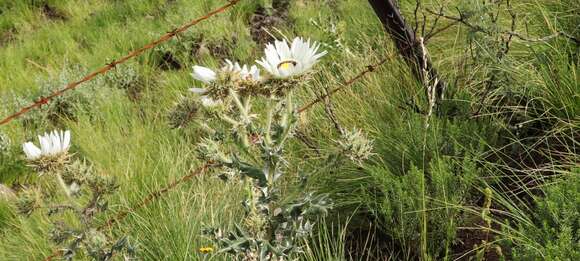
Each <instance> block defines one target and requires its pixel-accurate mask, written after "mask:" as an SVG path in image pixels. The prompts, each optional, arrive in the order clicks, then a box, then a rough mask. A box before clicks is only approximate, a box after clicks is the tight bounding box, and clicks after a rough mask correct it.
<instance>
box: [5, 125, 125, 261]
mask: <svg viewBox="0 0 580 261" xmlns="http://www.w3.org/2000/svg"><path fill="white" fill-rule="evenodd" d="M39 140H40V148H39V147H37V146H36V145H34V144H33V143H31V142H27V143H25V144H23V146H22V147H23V150H24V153H25V154H26V158H27V161H28V162H29V165H30V166H31V167H32V168H33V169H34V170H35V171H36V172H37V173H38V174H39V176H40V177H39V179H38V182H37V184H33V185H31V186H29V187H28V188H27V189H25V190H24V191H22V192H20V194H19V198H18V200H17V202H16V207H17V210H18V212H19V213H20V214H22V215H25V216H29V215H31V214H32V213H34V212H35V211H37V210H47V212H46V213H47V215H48V216H49V218H50V219H51V221H52V222H53V224H54V226H53V228H52V229H51V230H50V232H49V238H50V239H51V241H53V242H54V243H55V244H57V245H59V246H60V249H61V251H62V252H61V254H62V256H63V257H64V258H65V259H66V260H72V259H73V257H74V256H75V255H76V254H77V253H79V252H82V253H83V255H85V256H89V257H91V258H93V259H94V260H109V259H110V258H111V257H112V256H113V255H114V254H115V253H123V254H124V255H125V256H127V257H131V256H133V255H134V247H133V246H132V245H131V244H130V243H129V241H128V238H127V237H126V236H124V237H121V238H120V239H118V240H112V239H111V238H110V236H108V235H106V234H105V233H103V232H102V231H100V229H101V226H100V224H99V223H98V222H97V221H98V219H97V218H98V214H100V213H103V212H105V211H107V209H108V200H107V197H108V196H109V195H111V194H112V193H114V192H115V191H116V189H117V187H118V185H117V184H116V182H115V180H114V179H113V178H111V177H106V176H102V175H98V174H97V173H96V172H95V170H94V168H93V167H92V166H91V165H90V164H89V163H87V162H86V161H84V160H78V159H77V160H72V157H71V155H70V154H69V152H68V150H69V147H70V141H71V136H70V132H69V131H64V132H63V131H60V132H58V131H53V132H52V133H50V134H45V135H43V136H39ZM71 217H72V219H71Z"/></svg>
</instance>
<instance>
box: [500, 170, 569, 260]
mask: <svg viewBox="0 0 580 261" xmlns="http://www.w3.org/2000/svg"><path fill="white" fill-rule="evenodd" d="M568 175H569V176H568V177H565V178H564V179H562V180H560V181H558V182H557V183H556V184H553V185H549V186H547V187H546V189H545V190H544V193H545V197H542V196H538V197H536V198H534V202H535V209H534V212H533V213H531V217H530V218H531V220H530V221H531V222H519V223H516V224H514V226H515V227H516V228H517V232H519V233H520V234H521V235H525V237H526V238H527V241H515V242H514V241H510V243H511V244H512V256H513V259H514V260H580V214H579V213H580V170H579V169H576V171H575V172H574V173H569V174H568Z"/></svg>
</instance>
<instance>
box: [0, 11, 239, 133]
mask: <svg viewBox="0 0 580 261" xmlns="http://www.w3.org/2000/svg"><path fill="white" fill-rule="evenodd" d="M240 1H241V0H230V1H229V2H228V4H226V5H224V6H222V7H219V8H217V9H215V10H213V11H211V12H209V13H207V14H205V15H203V16H201V17H198V18H196V19H194V20H191V21H190V22H189V23H187V24H184V25H182V26H181V27H178V28H175V29H173V30H171V31H169V32H167V33H166V34H164V35H162V36H161V37H160V38H158V39H157V40H155V41H153V42H150V43H149V44H146V45H145V46H143V47H141V48H139V49H136V50H134V51H132V52H130V53H129V54H127V55H125V56H123V57H121V58H120V59H118V60H113V61H112V62H110V63H108V64H107V65H105V66H103V67H101V68H99V69H97V70H95V71H93V72H91V73H89V74H87V75H85V77H83V78H82V79H80V80H78V81H76V82H72V83H69V84H68V85H66V86H65V87H64V88H63V89H60V90H58V91H55V92H53V93H51V94H50V95H48V96H46V97H39V98H38V99H37V100H36V101H34V103H33V104H31V105H29V106H26V107H23V108H22V109H20V110H19V111H18V112H16V113H14V114H12V115H10V116H8V117H6V118H4V119H3V120H2V121H0V126H1V125H4V124H7V123H9V122H11V121H12V120H14V119H16V118H18V117H20V116H22V115H23V114H26V113H27V112H29V111H30V110H32V109H34V108H37V107H41V106H42V105H46V104H48V103H49V102H50V101H51V100H52V99H54V98H56V97H58V96H61V95H63V94H64V93H65V92H67V91H70V90H73V89H75V88H77V87H78V86H79V85H81V84H82V83H85V82H88V81H90V80H92V79H94V78H95V77H97V76H99V75H101V74H105V73H107V72H108V71H110V70H112V69H114V68H115V67H116V66H117V65H119V64H122V63H125V62H126V61H128V60H129V59H131V58H133V57H136V56H139V55H141V54H143V53H144V52H145V51H147V50H149V49H152V48H154V47H156V46H158V45H159V44H161V43H164V42H167V41H168V40H170V39H171V38H173V37H175V36H177V35H178V34H180V33H182V32H184V31H187V30H188V29H189V28H190V27H192V26H194V25H196V24H198V23H200V22H202V21H204V20H207V19H209V18H210V17H212V16H214V15H217V14H220V13H222V12H224V11H226V10H227V9H228V8H230V7H232V6H234V5H236V4H237V3H238V2H240Z"/></svg>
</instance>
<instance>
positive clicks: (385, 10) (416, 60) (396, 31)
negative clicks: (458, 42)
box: [369, 0, 446, 100]
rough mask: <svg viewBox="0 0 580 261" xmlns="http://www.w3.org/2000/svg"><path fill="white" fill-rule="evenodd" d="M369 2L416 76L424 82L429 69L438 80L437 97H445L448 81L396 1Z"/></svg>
mask: <svg viewBox="0 0 580 261" xmlns="http://www.w3.org/2000/svg"><path fill="white" fill-rule="evenodd" d="M369 3H370V4H371V6H372V7H373V9H374V11H375V13H376V15H377V16H378V17H379V19H380V20H381V23H382V24H383V27H384V28H385V30H386V31H387V32H388V33H389V35H390V36H391V38H392V39H393V41H394V42H395V46H396V47H397V49H398V50H399V53H400V54H401V55H402V56H403V57H404V58H405V61H406V62H407V64H409V66H411V68H412V70H413V74H414V75H415V78H417V79H418V80H419V81H420V82H422V83H424V82H425V80H424V74H423V71H427V75H428V77H429V79H431V80H432V81H433V82H435V80H436V82H437V85H436V86H434V87H435V92H436V94H437V99H438V100H441V99H443V94H444V91H445V87H446V83H445V82H444V81H443V80H442V79H441V77H440V76H439V74H438V72H437V70H436V69H435V68H434V67H433V64H432V63H431V62H430V61H429V58H428V56H427V55H425V54H423V52H422V50H421V45H420V43H419V40H418V38H417V36H416V32H415V31H414V30H413V28H412V27H411V26H409V25H408V24H407V23H406V22H405V19H404V18H403V16H402V15H401V12H400V11H399V8H398V7H397V6H396V5H395V3H394V1H393V0H369ZM424 66H425V67H424ZM425 92H428V87H427V86H425Z"/></svg>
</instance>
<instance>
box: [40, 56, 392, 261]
mask: <svg viewBox="0 0 580 261" xmlns="http://www.w3.org/2000/svg"><path fill="white" fill-rule="evenodd" d="M395 56H396V55H389V56H387V57H385V58H383V59H381V60H380V61H379V62H377V63H375V64H371V65H368V66H366V69H365V70H363V71H361V72H360V73H358V74H357V75H355V76H354V77H352V78H350V79H349V80H347V81H345V82H344V83H343V84H342V85H341V86H339V87H336V88H334V89H333V90H332V91H330V92H328V93H327V94H326V95H324V96H321V97H318V98H316V99H314V100H313V101H311V102H309V103H307V104H306V105H304V106H303V107H301V108H300V109H298V111H297V112H298V113H299V114H300V113H303V112H305V111H307V110H309V109H310V108H312V106H314V105H315V104H317V103H319V102H322V101H323V100H324V99H325V98H326V97H330V96H332V95H334V94H336V93H337V92H338V91H340V90H342V89H344V88H346V87H349V86H351V85H352V84H353V83H355V82H356V81H358V80H360V79H361V78H363V77H364V76H365V75H367V74H368V73H372V72H374V71H375V70H376V69H377V68H378V67H380V66H381V65H383V64H384V63H386V62H387V61H389V60H390V59H392V58H394V57H395ZM215 166H216V165H212V163H211V162H205V163H204V164H203V165H202V166H201V167H199V168H197V169H196V170H194V171H193V172H191V173H190V174H187V175H185V176H183V177H181V178H179V179H177V180H175V181H173V182H171V183H169V184H168V185H166V186H164V187H163V188H161V189H159V190H156V191H154V192H151V193H149V194H147V196H145V197H144V198H143V200H141V201H139V203H137V204H135V205H134V206H133V207H130V208H129V209H128V210H123V211H121V212H119V213H117V214H116V215H114V216H113V217H112V218H110V219H108V220H107V221H106V222H104V223H103V225H101V226H100V227H98V230H102V229H105V228H110V227H111V226H113V225H114V224H116V223H118V222H120V221H122V220H123V219H125V218H126V217H127V215H128V214H129V213H131V212H133V211H136V210H139V209H140V208H142V207H144V206H146V205H148V204H149V203H151V202H153V201H155V200H157V199H159V198H161V197H162V196H163V195H165V194H167V193H168V192H169V191H171V190H172V189H174V188H176V187H178V186H179V185H181V184H183V183H185V182H187V181H191V180H192V179H193V178H194V177H197V176H199V175H201V174H203V173H205V172H206V171H207V170H208V169H210V168H212V167H215ZM60 255H62V251H61V250H60V249H57V250H54V251H53V252H52V254H51V255H50V256H48V257H47V258H45V259H44V261H51V260H53V258H56V257H59V256H60Z"/></svg>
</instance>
